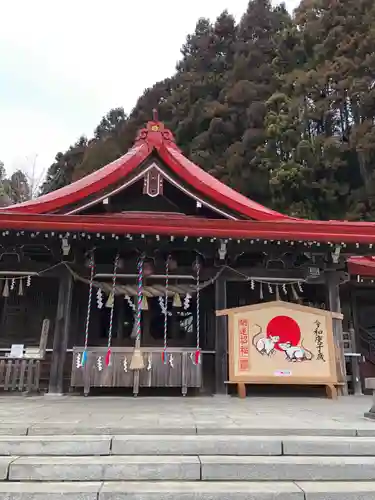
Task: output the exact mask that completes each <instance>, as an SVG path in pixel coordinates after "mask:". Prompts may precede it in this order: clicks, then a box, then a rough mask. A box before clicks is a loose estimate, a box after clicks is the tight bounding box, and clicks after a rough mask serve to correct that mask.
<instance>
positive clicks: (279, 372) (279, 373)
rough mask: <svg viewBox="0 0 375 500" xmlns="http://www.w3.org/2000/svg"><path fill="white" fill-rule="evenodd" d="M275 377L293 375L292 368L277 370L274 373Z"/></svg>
mask: <svg viewBox="0 0 375 500" xmlns="http://www.w3.org/2000/svg"><path fill="white" fill-rule="evenodd" d="M274 375H275V377H291V376H292V372H291V370H276V371H275V373H274Z"/></svg>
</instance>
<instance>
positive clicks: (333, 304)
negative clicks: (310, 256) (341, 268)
mask: <svg viewBox="0 0 375 500" xmlns="http://www.w3.org/2000/svg"><path fill="white" fill-rule="evenodd" d="M326 285H327V293H328V305H329V309H330V311H331V312H337V313H341V303H340V281H339V274H338V273H337V271H335V270H331V271H327V272H326ZM332 324H333V336H334V341H335V347H336V361H337V371H338V377H339V382H342V383H344V386H343V391H342V392H343V395H344V396H346V395H347V394H348V386H347V383H346V367H345V356H344V343H343V332H342V320H341V319H336V318H334V319H333V320H332ZM340 378H341V379H342V380H340Z"/></svg>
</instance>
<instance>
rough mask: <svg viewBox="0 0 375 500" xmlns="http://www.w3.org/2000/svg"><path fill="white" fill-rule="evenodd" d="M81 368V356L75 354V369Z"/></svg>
mask: <svg viewBox="0 0 375 500" xmlns="http://www.w3.org/2000/svg"><path fill="white" fill-rule="evenodd" d="M81 366H82V363H81V355H80V354H77V357H76V367H77V368H81Z"/></svg>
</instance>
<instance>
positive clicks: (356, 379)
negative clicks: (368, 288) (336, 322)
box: [349, 284, 363, 396]
mask: <svg viewBox="0 0 375 500" xmlns="http://www.w3.org/2000/svg"><path fill="white" fill-rule="evenodd" d="M349 287H350V289H349V290H350V291H349V300H350V310H351V315H352V326H351V327H350V330H349V331H350V339H351V344H352V351H353V353H354V354H356V356H355V357H354V358H352V371H353V386H354V394H355V395H356V396H359V395H362V394H363V389H362V386H363V380H362V377H361V368H360V363H361V362H362V359H363V357H362V355H360V348H359V346H360V342H361V341H360V331H359V321H358V303H357V294H356V290H355V288H354V287H353V286H352V285H351V284H349Z"/></svg>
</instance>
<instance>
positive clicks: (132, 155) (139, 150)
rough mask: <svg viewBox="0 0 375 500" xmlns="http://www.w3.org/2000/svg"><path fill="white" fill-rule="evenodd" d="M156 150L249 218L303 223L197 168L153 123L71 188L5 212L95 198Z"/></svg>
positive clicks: (188, 179)
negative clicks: (115, 156) (125, 148)
mask: <svg viewBox="0 0 375 500" xmlns="http://www.w3.org/2000/svg"><path fill="white" fill-rule="evenodd" d="M154 150H155V151H157V153H158V154H159V156H160V158H161V159H162V161H164V163H165V164H166V165H167V166H168V167H169V168H170V169H171V170H172V171H173V172H174V173H175V174H176V175H177V176H178V177H179V178H181V179H182V180H183V181H184V182H185V183H186V184H188V185H189V186H192V187H193V188H194V189H195V190H196V191H197V192H199V193H201V194H202V195H203V196H204V197H207V198H209V199H210V200H213V201H214V202H216V203H217V204H219V205H220V206H222V207H226V208H228V209H230V211H232V212H234V213H236V214H238V215H239V217H242V218H246V219H255V220H258V221H266V220H275V221H276V220H300V219H296V218H293V217H289V216H287V215H283V214H281V213H279V212H276V211H275V210H271V209H269V208H266V207H264V206H262V205H260V204H259V203H256V202H255V201H252V200H250V199H249V198H246V197H245V196H244V195H242V194H240V193H239V192H237V191H235V190H234V189H232V188H230V187H229V186H227V185H226V184H223V183H222V182H221V181H219V180H218V179H216V178H215V177H213V176H212V175H211V174H209V173H208V172H206V171H205V170H203V169H202V168H201V167H199V166H198V165H195V164H194V163H193V162H192V161H190V160H189V159H188V158H186V157H185V156H184V155H183V153H182V151H181V150H180V149H179V148H178V146H177V145H176V143H175V139H174V136H173V134H172V132H171V131H170V130H169V129H167V128H165V126H164V124H163V123H161V122H159V121H156V120H155V119H154V120H153V121H150V122H148V123H147V125H146V127H145V128H143V129H141V130H140V131H139V133H138V135H137V137H136V139H135V142H134V145H133V147H132V148H131V149H130V150H129V151H128V152H127V153H126V154H125V155H123V156H121V157H120V158H118V159H117V160H115V161H113V162H111V163H109V164H108V165H105V166H104V167H102V168H101V169H99V170H96V171H95V172H93V173H91V174H89V175H87V176H86V177H83V178H82V179H79V180H78V181H76V182H73V183H72V184H69V185H68V186H64V187H62V188H60V189H58V190H56V191H52V192H50V193H48V194H45V195H43V196H40V197H39V198H36V199H34V200H30V201H26V202H24V203H20V204H17V205H11V206H9V207H6V208H4V211H6V212H12V213H14V212H17V213H34V214H43V213H44V214H46V213H53V212H56V211H58V210H61V209H63V208H64V206H68V205H71V204H73V203H76V202H77V201H79V200H81V199H83V198H86V197H88V196H92V195H93V194H95V193H96V192H99V191H102V190H103V189H105V188H106V187H108V186H110V185H111V184H114V183H116V182H119V181H121V178H125V177H126V176H128V175H129V174H131V172H132V171H134V170H135V169H136V168H137V167H139V165H141V164H142V163H143V162H144V161H145V160H146V159H147V158H148V157H149V156H150V155H151V154H152V152H153V151H154Z"/></svg>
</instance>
